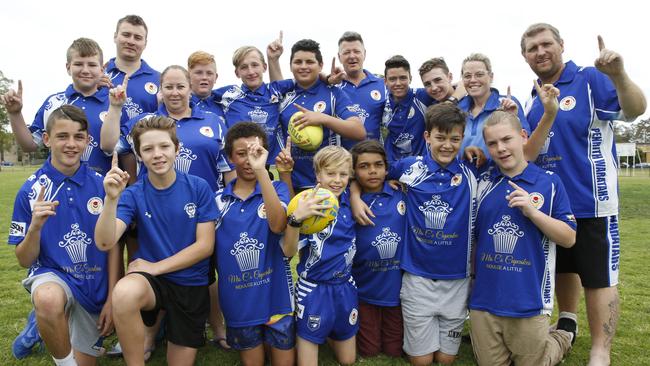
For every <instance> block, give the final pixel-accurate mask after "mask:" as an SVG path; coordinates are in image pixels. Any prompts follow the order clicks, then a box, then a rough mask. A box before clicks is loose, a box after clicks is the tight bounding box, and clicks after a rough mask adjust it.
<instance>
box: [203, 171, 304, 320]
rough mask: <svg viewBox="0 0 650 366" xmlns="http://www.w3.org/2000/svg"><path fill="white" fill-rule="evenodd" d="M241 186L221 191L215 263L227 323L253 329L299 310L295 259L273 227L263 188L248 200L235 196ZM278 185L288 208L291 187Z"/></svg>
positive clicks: (281, 183) (284, 203)
mask: <svg viewBox="0 0 650 366" xmlns="http://www.w3.org/2000/svg"><path fill="white" fill-rule="evenodd" d="M235 181H236V179H235V180H233V181H232V182H230V183H229V184H228V185H227V186H226V188H224V189H222V190H221V191H219V192H217V197H216V202H217V207H218V209H219V219H218V220H217V233H216V240H217V243H216V248H215V262H216V264H217V272H218V273H219V299H220V303H221V310H222V311H223V315H224V318H225V319H226V324H228V326H229V327H247V326H251V325H259V324H265V323H267V322H268V321H269V319H270V318H271V317H272V316H273V315H276V314H288V313H291V312H292V311H293V290H292V287H293V278H292V277H291V267H290V265H289V261H290V258H286V257H285V256H284V252H283V251H282V246H281V245H280V238H281V235H280V234H275V233H273V232H272V231H271V229H270V228H269V223H268V220H267V217H266V209H265V207H264V199H263V197H262V191H261V189H260V186H259V184H257V185H256V186H255V191H253V193H252V194H251V195H250V196H248V197H247V198H246V199H244V200H242V199H241V198H239V197H238V196H237V195H236V194H235V193H234V192H233V189H234V187H235ZM273 186H274V188H275V191H276V192H277V193H278V197H279V198H280V201H281V202H282V205H283V206H285V207H286V205H287V204H288V203H289V189H288V188H287V186H286V184H284V183H283V182H273ZM260 300H263V301H260Z"/></svg>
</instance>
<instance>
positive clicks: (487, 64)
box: [460, 53, 492, 75]
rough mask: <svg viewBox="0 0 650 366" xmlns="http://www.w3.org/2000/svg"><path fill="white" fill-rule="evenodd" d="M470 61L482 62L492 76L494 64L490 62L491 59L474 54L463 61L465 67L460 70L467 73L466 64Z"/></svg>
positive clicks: (480, 54)
mask: <svg viewBox="0 0 650 366" xmlns="http://www.w3.org/2000/svg"><path fill="white" fill-rule="evenodd" d="M470 61H477V62H482V63H483V65H485V69H486V70H487V72H488V74H490V75H492V63H491V62H490V59H489V58H488V57H487V56H485V55H484V54H482V53H472V54H471V55H469V56H467V57H465V59H464V60H463V65H462V66H461V68H460V71H461V72H465V64H466V63H468V62H470Z"/></svg>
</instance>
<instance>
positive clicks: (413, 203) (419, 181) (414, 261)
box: [388, 154, 476, 280]
mask: <svg viewBox="0 0 650 366" xmlns="http://www.w3.org/2000/svg"><path fill="white" fill-rule="evenodd" d="M475 174H476V173H475V172H474V171H473V170H472V167H471V166H469V165H465V164H463V163H462V162H460V161H459V160H458V159H456V160H454V161H452V162H451V163H449V165H447V167H445V168H443V167H441V166H440V165H438V163H436V162H435V161H434V160H433V158H432V157H431V155H429V154H427V155H425V156H418V157H413V156H412V157H408V158H404V159H402V160H399V161H397V162H395V163H394V164H393V165H392V166H391V169H390V172H389V174H388V177H389V178H390V179H399V181H400V182H402V183H404V184H406V186H407V190H408V193H407V194H406V199H407V202H406V206H407V207H408V211H407V214H406V220H407V229H406V234H405V237H406V238H405V241H404V246H403V248H402V258H401V266H402V269H403V270H405V271H407V272H409V273H412V274H415V275H418V276H421V277H426V278H431V279H440V280H454V279H461V278H466V277H468V276H469V269H470V248H471V242H472V235H471V233H472V229H473V227H472V224H473V215H474V207H475V199H474V197H475V196H474V195H475V192H476V175H475Z"/></svg>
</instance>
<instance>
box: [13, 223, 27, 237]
mask: <svg viewBox="0 0 650 366" xmlns="http://www.w3.org/2000/svg"><path fill="white" fill-rule="evenodd" d="M26 229H27V223H25V222H18V221H12V222H11V226H9V236H20V237H24V236H25V231H26Z"/></svg>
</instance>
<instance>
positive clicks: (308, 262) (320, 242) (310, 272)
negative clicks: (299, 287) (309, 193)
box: [296, 192, 357, 284]
mask: <svg viewBox="0 0 650 366" xmlns="http://www.w3.org/2000/svg"><path fill="white" fill-rule="evenodd" d="M354 226H355V224H354V220H353V218H352V211H350V200H349V196H348V193H347V192H344V193H343V194H341V196H339V212H338V214H337V216H336V218H335V219H334V221H332V223H331V224H330V225H329V226H327V227H326V228H325V229H323V231H321V232H318V233H316V234H311V235H302V234H301V235H300V241H299V243H298V249H299V250H300V262H299V263H298V267H297V268H296V270H297V272H298V276H299V277H300V278H302V279H305V280H307V281H310V282H322V283H333V284H334V283H343V282H345V281H348V280H349V279H350V275H351V269H352V260H353V259H354V253H355V252H356V251H357V247H356V244H355V242H356V233H355V230H354V229H355V228H354Z"/></svg>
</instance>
